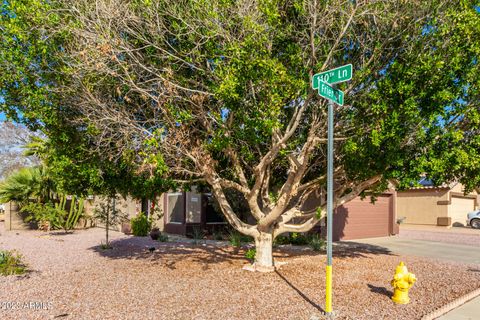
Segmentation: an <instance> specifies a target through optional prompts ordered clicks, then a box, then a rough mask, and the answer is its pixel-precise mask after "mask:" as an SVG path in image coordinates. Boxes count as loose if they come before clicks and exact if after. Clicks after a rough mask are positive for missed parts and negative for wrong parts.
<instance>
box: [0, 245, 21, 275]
mask: <svg viewBox="0 0 480 320" xmlns="http://www.w3.org/2000/svg"><path fill="white" fill-rule="evenodd" d="M26 269H27V267H26V265H25V264H24V263H23V262H22V256H21V255H20V254H19V253H17V252H16V251H8V250H1V251H0V274H1V275H4V276H9V275H12V274H23V273H25V271H26Z"/></svg>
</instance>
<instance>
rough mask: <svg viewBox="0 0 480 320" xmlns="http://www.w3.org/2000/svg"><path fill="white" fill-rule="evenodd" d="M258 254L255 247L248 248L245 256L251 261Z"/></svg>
mask: <svg viewBox="0 0 480 320" xmlns="http://www.w3.org/2000/svg"><path fill="white" fill-rule="evenodd" d="M256 254H257V250H255V249H248V250H247V251H246V252H245V258H247V259H248V260H250V261H254V260H255V255H256Z"/></svg>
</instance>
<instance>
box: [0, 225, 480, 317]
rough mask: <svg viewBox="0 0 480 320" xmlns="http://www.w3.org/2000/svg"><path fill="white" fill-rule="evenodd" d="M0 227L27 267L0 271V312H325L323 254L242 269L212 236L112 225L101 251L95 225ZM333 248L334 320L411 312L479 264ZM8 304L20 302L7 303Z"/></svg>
mask: <svg viewBox="0 0 480 320" xmlns="http://www.w3.org/2000/svg"><path fill="white" fill-rule="evenodd" d="M0 232H1V235H0V248H1V249H17V250H18V251H19V252H21V253H22V254H23V255H24V257H25V260H26V262H27V263H28V264H29V266H30V269H31V270H32V271H31V272H30V273H29V274H27V275H25V276H23V277H15V276H9V277H2V278H0V307H1V308H0V319H52V318H58V319H311V318H312V316H313V317H318V318H320V319H322V318H324V317H322V315H321V313H322V306H323V305H324V287H325V282H324V265H325V256H324V254H322V253H318V254H317V253H314V252H312V251H309V250H305V249H302V248H288V247H282V248H279V249H277V251H276V252H275V257H276V259H277V261H282V262H286V264H285V265H282V266H281V268H280V269H279V270H278V271H277V272H274V273H267V274H262V273H252V272H249V271H245V270H242V266H243V265H245V264H246V263H248V261H247V260H246V259H245V258H244V251H243V250H239V251H236V250H234V249H232V248H230V247H229V246H228V245H226V244H221V243H210V242H209V243H206V244H203V245H192V244H188V243H158V242H154V241H151V240H150V239H148V238H135V237H132V236H125V235H122V234H120V233H113V236H112V238H113V239H114V242H113V246H114V249H113V250H106V251H103V250H101V249H100V248H99V247H98V244H99V243H100V241H101V240H102V239H103V230H101V229H90V230H84V231H76V232H75V233H73V234H68V235H62V234H57V235H49V234H45V233H42V232H37V231H21V232H18V233H16V232H7V233H5V232H2V231H0ZM150 246H155V248H156V250H155V251H154V252H153V253H150V252H149V251H148V250H147V249H148V247H150ZM334 250H335V252H336V256H335V257H334V301H333V302H334V309H335V310H336V313H337V317H336V319H409V320H412V319H420V318H421V317H422V315H424V314H426V313H428V312H430V311H433V310H435V309H436V308H438V307H441V306H442V305H444V304H446V303H447V302H450V301H452V300H454V299H455V298H458V297H460V296H462V295H463V294H466V293H468V292H470V291H472V290H474V289H476V288H478V287H480V266H474V265H462V264H452V263H445V262H437V261H429V260H425V259H420V258H416V257H408V256H396V255H392V254H390V253H389V252H388V251H386V250H382V248H376V247H373V246H369V247H358V248H348V249H347V248H342V247H336V248H335V249H334ZM401 260H402V261H404V262H405V263H406V265H407V266H408V268H409V269H410V271H411V272H414V273H415V274H416V276H417V278H418V281H417V283H416V284H415V286H414V288H413V289H412V290H411V293H410V297H411V299H412V303H410V304H409V305H403V306H402V305H395V304H394V303H392V302H391V301H390V299H389V296H390V294H391V288H390V280H391V278H392V276H393V271H394V269H395V266H396V265H397V264H398V263H399V261H401ZM8 302H14V303H20V304H21V305H20V306H15V308H17V307H18V309H12V308H11V307H12V304H11V303H10V304H8ZM30 302H37V305H36V306H35V305H31V304H29V303H30ZM23 303H26V304H25V305H23ZM41 303H44V305H43V307H48V310H42V309H41V308H40V307H41V306H42V305H41ZM25 306H28V307H25ZM24 307H25V308H24ZM36 307H37V308H36Z"/></svg>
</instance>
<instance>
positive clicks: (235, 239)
mask: <svg viewBox="0 0 480 320" xmlns="http://www.w3.org/2000/svg"><path fill="white" fill-rule="evenodd" d="M228 241H229V242H230V244H231V245H232V246H233V247H237V248H239V247H241V246H242V236H241V234H240V233H239V232H237V231H235V230H232V231H230V232H229V233H228Z"/></svg>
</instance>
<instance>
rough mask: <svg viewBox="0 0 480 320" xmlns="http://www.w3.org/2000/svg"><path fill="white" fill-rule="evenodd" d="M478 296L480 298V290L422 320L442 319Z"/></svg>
mask: <svg viewBox="0 0 480 320" xmlns="http://www.w3.org/2000/svg"><path fill="white" fill-rule="evenodd" d="M478 296H480V288H478V289H476V290H473V291H472V292H470V293H467V294H466V295H464V296H462V297H460V298H458V299H456V300H454V301H452V302H450V303H447V304H446V305H444V306H443V307H440V308H438V309H437V310H435V311H433V312H430V313H429V314H427V315H425V316H423V317H422V320H433V319H436V318H438V317H441V316H443V315H444V314H446V313H447V312H449V311H452V310H453V309H456V308H458V307H460V306H461V305H463V304H464V303H466V302H468V301H470V300H472V299H475V298H476V297H478Z"/></svg>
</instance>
